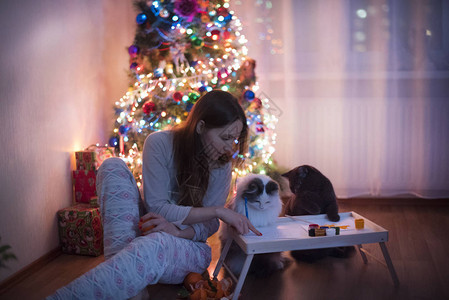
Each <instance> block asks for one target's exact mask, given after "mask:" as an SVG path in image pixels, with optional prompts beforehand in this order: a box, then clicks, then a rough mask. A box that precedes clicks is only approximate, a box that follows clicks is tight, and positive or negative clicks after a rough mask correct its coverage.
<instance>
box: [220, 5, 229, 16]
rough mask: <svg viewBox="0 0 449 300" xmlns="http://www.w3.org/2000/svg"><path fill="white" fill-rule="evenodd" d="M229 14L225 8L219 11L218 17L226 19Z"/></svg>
mask: <svg viewBox="0 0 449 300" xmlns="http://www.w3.org/2000/svg"><path fill="white" fill-rule="evenodd" d="M228 14H229V12H228V10H227V9H226V8H225V7H223V6H222V7H220V8H218V9H217V15H219V16H223V17H226V16H227V15H228Z"/></svg>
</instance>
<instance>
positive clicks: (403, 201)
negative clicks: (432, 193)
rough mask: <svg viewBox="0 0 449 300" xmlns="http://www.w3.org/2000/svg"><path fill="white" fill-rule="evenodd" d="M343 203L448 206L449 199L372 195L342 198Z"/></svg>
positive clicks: (339, 201)
mask: <svg viewBox="0 0 449 300" xmlns="http://www.w3.org/2000/svg"><path fill="white" fill-rule="evenodd" d="M337 201H338V203H341V204H357V205H426V206H435V205H438V206H448V205H449V199H443V198H440V199H423V198H395V197H392V198H388V197H385V198H372V197H366V198H365V197H355V198H342V199H338V200H337Z"/></svg>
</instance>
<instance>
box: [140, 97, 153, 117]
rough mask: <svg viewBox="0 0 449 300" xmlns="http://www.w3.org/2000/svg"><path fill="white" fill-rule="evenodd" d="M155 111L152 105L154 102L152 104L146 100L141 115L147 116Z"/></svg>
mask: <svg viewBox="0 0 449 300" xmlns="http://www.w3.org/2000/svg"><path fill="white" fill-rule="evenodd" d="M155 109H156V104H154V102H152V101H151V100H148V101H147V102H145V103H144V104H143V106H142V110H143V113H144V114H146V115H149V114H150V113H151V112H153V111H154V110H155Z"/></svg>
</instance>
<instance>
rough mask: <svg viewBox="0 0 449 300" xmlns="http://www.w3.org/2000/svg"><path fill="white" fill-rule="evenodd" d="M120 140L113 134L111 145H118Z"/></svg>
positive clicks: (110, 140)
mask: <svg viewBox="0 0 449 300" xmlns="http://www.w3.org/2000/svg"><path fill="white" fill-rule="evenodd" d="M118 141H119V139H118V137H116V136H112V137H111V138H110V139H109V145H111V146H113V147H116V146H117V145H118Z"/></svg>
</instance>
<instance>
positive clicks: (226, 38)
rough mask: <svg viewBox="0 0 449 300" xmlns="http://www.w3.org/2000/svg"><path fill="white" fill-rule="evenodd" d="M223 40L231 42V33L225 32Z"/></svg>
mask: <svg viewBox="0 0 449 300" xmlns="http://www.w3.org/2000/svg"><path fill="white" fill-rule="evenodd" d="M223 38H224V39H225V40H229V39H230V38H231V33H230V32H229V31H227V30H225V31H223Z"/></svg>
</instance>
